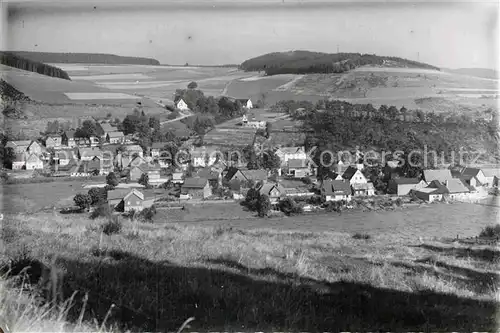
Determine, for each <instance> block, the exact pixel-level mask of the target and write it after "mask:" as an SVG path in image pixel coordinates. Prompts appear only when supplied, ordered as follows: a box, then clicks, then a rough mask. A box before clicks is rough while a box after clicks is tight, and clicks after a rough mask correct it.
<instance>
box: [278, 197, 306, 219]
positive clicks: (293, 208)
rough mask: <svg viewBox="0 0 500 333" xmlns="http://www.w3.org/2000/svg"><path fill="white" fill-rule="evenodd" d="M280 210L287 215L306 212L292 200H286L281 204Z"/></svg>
mask: <svg viewBox="0 0 500 333" xmlns="http://www.w3.org/2000/svg"><path fill="white" fill-rule="evenodd" d="M279 208H280V210H281V211H282V212H283V213H285V214H286V215H288V216H290V215H294V214H302V213H303V212H304V210H303V209H302V207H301V206H300V205H298V204H297V202H295V200H293V199H292V198H285V199H283V200H281V201H280V203H279Z"/></svg>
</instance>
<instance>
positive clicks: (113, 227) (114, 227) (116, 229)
mask: <svg viewBox="0 0 500 333" xmlns="http://www.w3.org/2000/svg"><path fill="white" fill-rule="evenodd" d="M121 230H122V223H121V222H120V220H118V217H117V216H114V217H110V218H109V220H108V222H106V223H104V224H103V225H102V232H104V233H105V234H106V235H108V236H109V235H113V234H119V233H120V231H121Z"/></svg>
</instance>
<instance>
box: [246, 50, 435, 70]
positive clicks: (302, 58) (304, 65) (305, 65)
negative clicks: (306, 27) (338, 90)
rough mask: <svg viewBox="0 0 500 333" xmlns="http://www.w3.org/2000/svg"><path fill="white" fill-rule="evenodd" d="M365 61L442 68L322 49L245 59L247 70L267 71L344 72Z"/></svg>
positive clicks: (276, 53)
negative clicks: (323, 51)
mask: <svg viewBox="0 0 500 333" xmlns="http://www.w3.org/2000/svg"><path fill="white" fill-rule="evenodd" d="M363 65H373V66H383V65H386V66H390V67H409V68H423V69H432V70H440V69H439V68H438V67H435V66H431V65H429V64H424V63H420V62H417V61H413V60H408V59H403V58H398V57H385V56H377V55H375V54H361V53H320V52H309V51H292V52H275V53H268V54H264V55H262V56H259V57H255V58H252V59H249V60H246V61H244V62H243V63H242V64H241V65H240V68H241V69H243V70H245V71H259V72H260V71H264V72H265V73H266V75H276V74H310V73H343V72H347V71H349V70H351V69H354V68H356V67H359V66H363Z"/></svg>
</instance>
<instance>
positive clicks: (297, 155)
mask: <svg viewBox="0 0 500 333" xmlns="http://www.w3.org/2000/svg"><path fill="white" fill-rule="evenodd" d="M276 155H278V157H279V158H280V160H281V166H283V167H285V166H287V165H288V160H307V154H306V151H305V149H304V147H281V148H278V149H277V150H276Z"/></svg>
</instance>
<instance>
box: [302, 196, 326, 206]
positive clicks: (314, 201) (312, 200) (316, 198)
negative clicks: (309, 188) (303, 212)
mask: <svg viewBox="0 0 500 333" xmlns="http://www.w3.org/2000/svg"><path fill="white" fill-rule="evenodd" d="M306 202H307V203H308V204H310V205H316V206H318V205H321V204H322V203H323V197H322V196H321V195H313V196H312V197H310V198H307V200H306Z"/></svg>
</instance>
